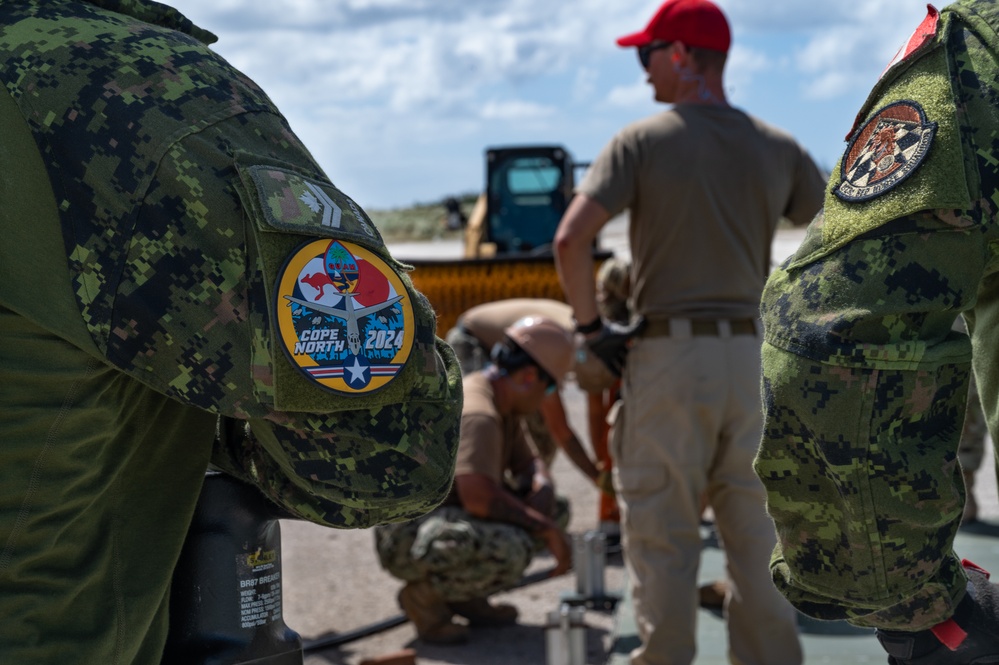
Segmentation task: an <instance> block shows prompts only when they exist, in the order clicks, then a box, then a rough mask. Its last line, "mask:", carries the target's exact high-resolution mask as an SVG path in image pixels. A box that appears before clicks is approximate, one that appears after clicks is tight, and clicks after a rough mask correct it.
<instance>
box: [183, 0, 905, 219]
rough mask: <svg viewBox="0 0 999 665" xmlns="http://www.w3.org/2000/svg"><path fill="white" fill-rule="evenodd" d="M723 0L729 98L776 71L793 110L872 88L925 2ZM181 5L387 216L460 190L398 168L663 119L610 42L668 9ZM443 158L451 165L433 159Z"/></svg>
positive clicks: (323, 159)
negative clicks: (390, 208)
mask: <svg viewBox="0 0 999 665" xmlns="http://www.w3.org/2000/svg"><path fill="white" fill-rule="evenodd" d="M167 2H170V0H167ZM718 2H719V4H720V5H721V6H722V7H723V9H724V10H725V11H726V13H727V15H728V16H729V18H730V20H731V22H732V25H733V32H734V35H735V39H734V47H733V53H732V56H731V58H730V65H729V68H728V71H727V77H726V89H727V90H729V91H730V95H731V97H732V101H733V102H734V103H737V104H739V103H740V102H741V101H742V100H744V99H749V96H748V95H749V93H750V92H751V91H753V90H754V89H755V88H756V87H757V86H758V84H759V83H760V82H761V81H763V79H762V78H761V77H763V76H764V75H766V76H768V77H770V78H769V79H766V80H767V82H768V83H769V84H770V85H771V86H773V85H775V84H774V83H773V80H774V75H775V74H776V75H779V78H780V79H786V80H787V83H786V85H785V83H784V82H783V81H782V82H781V86H783V88H782V89H785V90H786V91H787V92H786V96H784V97H783V98H781V95H780V93H779V92H778V93H777V94H773V95H770V96H771V97H773V99H767V100H764V101H765V102H766V103H772V104H775V105H777V104H781V105H783V107H784V110H785V111H786V110H787V108H788V107H793V105H794V104H795V103H797V102H798V101H804V100H814V99H820V98H821V99H824V100H830V101H837V100H838V101H842V100H843V99H851V95H852V96H856V95H858V94H860V93H861V91H866V89H867V88H869V87H870V85H871V84H872V83H873V81H874V79H875V78H876V77H877V74H878V73H879V72H880V70H881V68H883V66H884V64H885V63H887V62H888V60H889V59H890V58H891V56H892V54H893V53H894V51H895V49H896V48H897V47H898V45H899V44H901V42H902V41H903V40H904V39H905V37H906V36H907V35H908V34H909V33H910V32H911V31H912V29H913V28H914V27H915V26H916V24H918V22H919V20H920V19H921V18H922V15H923V13H924V12H925V4H924V2H925V0H834V1H832V2H806V1H805V0H770V1H769V2H767V3H761V2H759V0H718ZM171 4H173V5H174V6H176V7H177V8H178V9H179V10H180V11H181V12H183V13H185V14H186V15H188V16H189V18H191V19H192V20H194V21H195V22H196V23H198V24H199V25H201V26H202V27H204V28H206V29H208V30H212V31H213V32H215V33H216V34H218V35H219V37H220V40H219V42H218V43H217V44H216V45H215V47H214V48H215V50H216V51H217V52H219V53H220V54H222V55H223V56H224V57H226V58H227V59H229V60H230V61H231V62H232V63H233V64H234V65H236V66H237V67H238V68H240V69H242V70H243V71H245V72H246V73H247V74H248V75H249V76H250V77H251V78H253V79H254V80H256V81H257V82H258V83H259V84H260V85H261V86H262V87H263V88H264V89H265V90H266V91H267V93H268V94H269V95H270V96H271V97H272V98H273V99H274V101H275V102H276V103H277V105H278V107H279V108H281V109H282V111H283V112H284V113H285V115H287V116H288V118H289V121H290V122H291V124H292V127H293V129H295V131H296V132H298V133H299V135H300V136H301V137H302V138H303V141H304V142H305V143H306V145H307V146H309V148H310V149H311V150H312V151H313V153H314V154H315V155H316V157H317V159H318V160H319V161H320V163H321V164H322V165H323V166H324V167H325V168H329V169H333V168H336V169H338V171H339V173H338V175H337V176H336V177H342V176H341V175H340V174H344V173H346V174H347V177H348V178H353V177H361V176H360V174H362V173H367V174H371V173H378V174H379V175H381V174H385V175H384V176H383V178H384V179H386V180H385V182H367V181H365V182H364V183H363V186H362V189H364V190H366V191H367V192H369V193H370V196H371V197H372V198H371V199H370V200H371V201H373V202H374V203H376V204H377V205H385V204H394V203H398V202H400V201H402V202H409V201H412V200H427V199H429V198H433V196H436V195H439V194H441V193H443V192H446V191H448V189H449V187H451V186H450V185H449V184H448V183H446V182H441V183H440V184H439V185H438V187H440V191H435V192H426V193H425V195H423V194H419V193H417V192H416V188H417V187H425V186H426V184H425V183H419V182H417V180H419V179H418V178H415V177H412V178H404V179H402V180H399V181H394V182H388V180H387V179H388V178H389V175H388V173H389V171H388V170H387V169H386V168H385V167H384V164H385V162H387V161H391V162H392V163H393V164H411V165H412V164H418V165H419V167H418V168H419V169H421V170H422V171H424V172H429V173H432V172H433V171H434V170H435V169H440V170H441V172H445V171H448V170H449V169H450V171H451V172H457V173H462V172H468V173H477V172H478V170H479V168H478V167H479V165H480V159H481V149H482V148H483V147H484V146H485V145H486V144H487V143H492V144H496V143H502V142H523V141H525V140H533V139H535V138H537V139H539V140H545V139H546V138H547V137H548V136H552V137H553V140H570V139H571V140H574V141H579V142H581V143H583V142H584V141H585V142H586V143H585V144H584V145H582V146H581V147H580V146H574V145H571V146H569V147H570V148H571V149H574V150H575V151H576V152H578V153H580V154H584V155H585V154H592V153H595V152H596V151H597V149H598V148H599V145H595V144H593V141H596V140H597V139H593V138H589V139H588V138H586V137H601V138H600V140H603V139H604V138H606V137H609V136H610V135H611V134H613V132H614V131H616V129H617V128H619V127H620V126H621V125H623V124H624V123H625V122H627V121H630V120H632V119H634V118H635V117H636V114H645V113H650V112H653V111H654V110H655V109H656V108H657V106H656V105H655V104H654V103H653V102H652V101H651V100H652V96H653V93H652V90H651V88H650V87H649V85H648V84H647V83H645V77H644V75H643V74H642V73H641V70H640V69H639V68H638V67H637V64H636V62H635V59H634V56H633V54H630V53H629V54H625V53H624V52H622V51H621V50H620V49H618V48H617V47H616V45H615V44H614V39H615V38H616V37H618V36H620V35H623V34H626V33H628V32H632V31H635V30H637V29H640V28H641V27H643V26H644V25H645V24H646V22H647V21H648V19H649V17H650V16H651V15H652V14H653V12H654V11H655V10H656V8H657V7H658V5H659V0H616V1H615V2H613V3H608V2H606V0H576V1H575V2H572V3H539V2H537V1H536V0H337V2H328V1H326V2H323V1H320V0H272V1H271V2H267V3H260V2H251V1H250V0H212V1H211V2H205V0H178V1H176V2H173V3H171ZM754 39H755V41H754ZM770 43H772V44H774V46H772V47H771V46H768V44H770ZM752 101H754V102H756V103H759V102H760V100H759V99H757V98H752ZM750 110H751V111H754V110H756V109H750ZM763 110H764V111H765V110H766V109H765V108H764V109H763ZM855 111H856V109H855V108H854V109H852V110H851V112H855ZM561 137H568V138H561ZM447 151H450V152H448V155H450V156H451V161H448V162H447V164H446V165H445V164H444V163H443V162H442V160H443V159H444V158H443V157H437V155H438V153H444V152H447ZM820 152H821V151H820ZM457 153H462V154H466V155H467V160H468V161H467V164H466V165H465V166H464V167H457V168H456V167H455V164H454V161H453V156H454V155H455V154H457ZM379 162H380V163H379ZM332 175H333V174H331V177H332ZM421 175H422V174H421ZM397 177H398V176H397ZM476 181H477V178H476ZM363 202H364V201H362V203H363Z"/></svg>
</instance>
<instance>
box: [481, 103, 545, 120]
mask: <svg viewBox="0 0 999 665" xmlns="http://www.w3.org/2000/svg"><path fill="white" fill-rule="evenodd" d="M554 113H555V109H553V108H551V107H550V106H543V105H541V104H535V103H533V102H524V101H519V100H514V101H489V102H486V103H485V104H483V105H482V113H481V116H482V118H484V119H485V120H525V119H534V118H542V117H545V116H551V115H553V114H554Z"/></svg>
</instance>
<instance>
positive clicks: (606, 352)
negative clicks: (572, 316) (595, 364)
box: [586, 317, 646, 376]
mask: <svg viewBox="0 0 999 665" xmlns="http://www.w3.org/2000/svg"><path fill="white" fill-rule="evenodd" d="M645 324H646V321H645V317H639V318H637V319H634V320H632V321H631V322H630V323H628V324H624V323H615V322H613V321H604V325H603V328H601V329H600V333H599V334H598V335H597V336H596V337H593V338H589V339H587V340H586V344H587V345H588V346H589V347H590V351H592V352H593V355H595V356H596V357H597V358H600V360H602V361H603V362H604V364H605V365H607V368H608V369H609V370H610V371H611V372H613V373H614V376H621V370H623V369H624V360H625V358H626V357H627V355H628V347H629V346H630V345H629V344H628V342H629V341H630V340H631V338H632V337H635V336H636V335H639V334H641V332H642V331H643V330H645Z"/></svg>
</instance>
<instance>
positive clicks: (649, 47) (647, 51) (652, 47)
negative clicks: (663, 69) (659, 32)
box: [638, 42, 673, 69]
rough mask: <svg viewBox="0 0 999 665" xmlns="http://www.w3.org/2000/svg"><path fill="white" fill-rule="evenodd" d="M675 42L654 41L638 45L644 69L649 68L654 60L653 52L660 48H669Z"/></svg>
mask: <svg viewBox="0 0 999 665" xmlns="http://www.w3.org/2000/svg"><path fill="white" fill-rule="evenodd" d="M672 44H673V42H653V43H652V44H646V45H644V46H639V47H638V61H639V62H640V63H642V69H648V68H649V63H650V62H651V60H652V52H653V51H658V50H659V49H664V48H669V47H670V46H671V45H672Z"/></svg>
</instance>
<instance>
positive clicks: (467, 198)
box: [365, 193, 478, 242]
mask: <svg viewBox="0 0 999 665" xmlns="http://www.w3.org/2000/svg"><path fill="white" fill-rule="evenodd" d="M453 196H454V198H456V199H458V202H459V203H460V207H461V211H462V212H463V213H464V214H465V217H466V219H467V218H468V217H469V215H471V214H472V208H473V207H474V206H475V199H476V198H477V197H478V194H474V193H469V194H455V195H453ZM446 198H448V197H441V199H440V200H439V201H435V202H433V203H415V204H413V205H412V206H410V207H408V208H392V209H389V210H378V209H373V210H372V209H365V211H366V212H367V213H368V215H369V216H370V217H371V220H372V221H373V222H374V223H375V226H377V227H378V230H379V231H380V232H381V234H382V237H383V238H384V239H385V241H386V242H412V241H415V240H433V239H434V238H436V237H443V238H460V237H461V231H460V230H458V231H449V230H448V229H447V226H446V221H447V212H446V210H445V209H444V199H446Z"/></svg>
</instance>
